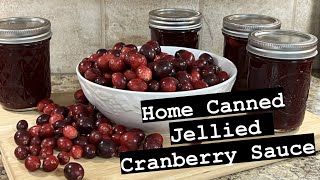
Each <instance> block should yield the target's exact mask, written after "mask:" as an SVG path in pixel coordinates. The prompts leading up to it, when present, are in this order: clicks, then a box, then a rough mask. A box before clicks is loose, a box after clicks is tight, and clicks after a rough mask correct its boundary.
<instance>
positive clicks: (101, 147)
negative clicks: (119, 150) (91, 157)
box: [96, 139, 116, 158]
mask: <svg viewBox="0 0 320 180" xmlns="http://www.w3.org/2000/svg"><path fill="white" fill-rule="evenodd" d="M96 151H97V155H98V156H99V157H102V158H111V157H112V156H113V155H114V154H115V153H116V146H115V144H114V143H113V142H112V141H111V140H105V139H103V140H102V141H100V142H99V144H98V145H97V149H96Z"/></svg>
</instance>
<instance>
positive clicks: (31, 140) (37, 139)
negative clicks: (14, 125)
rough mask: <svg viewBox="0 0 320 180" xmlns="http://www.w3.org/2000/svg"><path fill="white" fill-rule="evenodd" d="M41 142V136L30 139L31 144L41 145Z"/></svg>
mask: <svg viewBox="0 0 320 180" xmlns="http://www.w3.org/2000/svg"><path fill="white" fill-rule="evenodd" d="M40 144H41V139H40V137H39V136H37V135H36V136H33V137H32V138H31V139H30V145H40Z"/></svg>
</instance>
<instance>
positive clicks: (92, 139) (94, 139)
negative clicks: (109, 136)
mask: <svg viewBox="0 0 320 180" xmlns="http://www.w3.org/2000/svg"><path fill="white" fill-rule="evenodd" d="M101 140H102V134H101V133H100V132H99V131H97V130H94V131H92V132H91V133H90V134H89V136H88V142H89V143H90V144H97V143H98V142H100V141H101Z"/></svg>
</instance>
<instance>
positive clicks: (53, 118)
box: [49, 114, 64, 125]
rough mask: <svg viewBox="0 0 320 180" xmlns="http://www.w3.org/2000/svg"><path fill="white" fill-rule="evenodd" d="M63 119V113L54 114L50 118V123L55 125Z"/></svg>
mask: <svg viewBox="0 0 320 180" xmlns="http://www.w3.org/2000/svg"><path fill="white" fill-rule="evenodd" d="M63 119H64V116H63V115H62V114H54V115H52V116H51V117H50V118H49V124H52V125H53V124H54V123H55V122H57V121H59V120H63Z"/></svg>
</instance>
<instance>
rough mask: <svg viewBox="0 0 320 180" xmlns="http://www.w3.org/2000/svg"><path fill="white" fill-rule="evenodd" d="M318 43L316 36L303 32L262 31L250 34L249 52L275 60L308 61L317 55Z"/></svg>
mask: <svg viewBox="0 0 320 180" xmlns="http://www.w3.org/2000/svg"><path fill="white" fill-rule="evenodd" d="M317 42H318V39H317V37H316V36H314V35H312V34H307V33H303V32H298V31H291V30H260V31H255V32H252V33H250V35H249V40H248V45H247V50H248V51H249V52H251V53H253V54H256V55H259V56H263V57H268V58H274V59H284V60H286V59H287V60H295V59H296V60H298V59H307V58H311V57H314V56H316V55H317V53H318V52H317Z"/></svg>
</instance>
